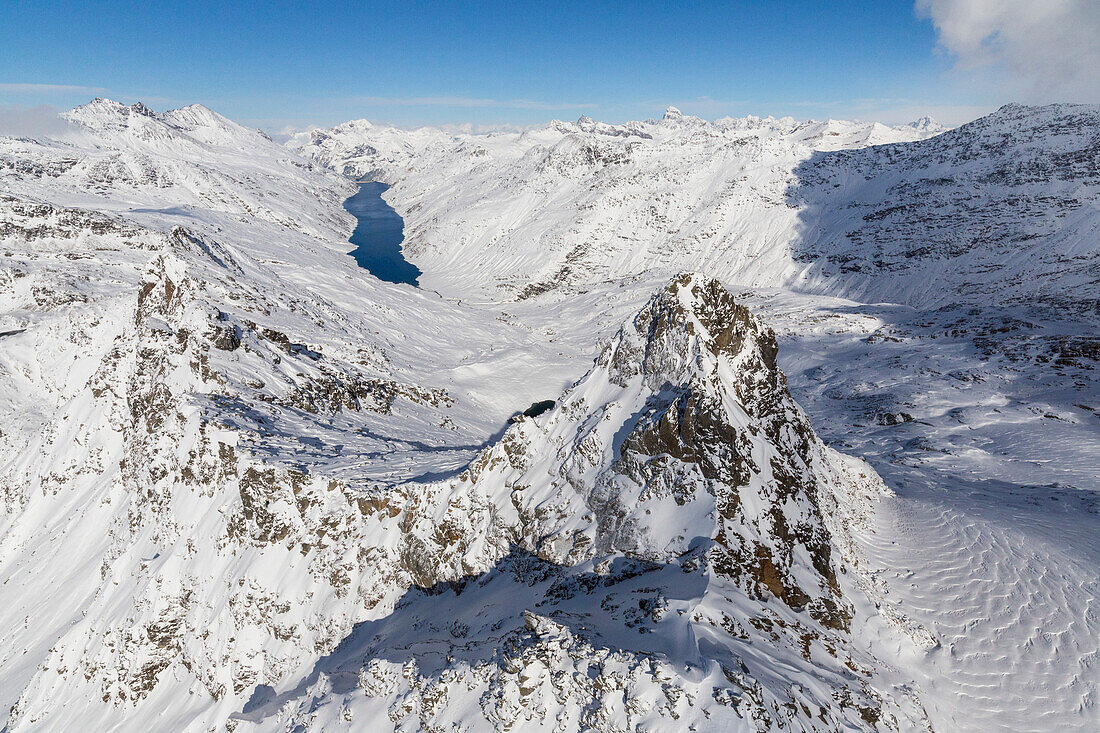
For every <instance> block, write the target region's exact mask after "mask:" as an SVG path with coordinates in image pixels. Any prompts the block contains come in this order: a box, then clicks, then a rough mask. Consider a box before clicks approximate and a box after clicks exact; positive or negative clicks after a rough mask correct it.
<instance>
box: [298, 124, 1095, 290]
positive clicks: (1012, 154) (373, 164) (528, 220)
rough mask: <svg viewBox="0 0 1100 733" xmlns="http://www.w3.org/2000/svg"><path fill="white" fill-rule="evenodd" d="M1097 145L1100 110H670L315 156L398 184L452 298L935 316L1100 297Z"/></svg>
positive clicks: (412, 241)
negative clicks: (759, 293)
mask: <svg viewBox="0 0 1100 733" xmlns="http://www.w3.org/2000/svg"><path fill="white" fill-rule="evenodd" d="M1098 129H1100V111H1098V110H1097V108H1095V107H1089V106H1080V105H1076V106H1075V105H1053V106H1050V107H1045V108H1028V107H1021V106H1018V105H1015V106H1013V105H1009V106H1006V107H1004V108H1003V109H1001V110H999V111H998V112H996V113H994V114H992V115H990V116H988V117H985V118H982V119H981V120H978V121H976V122H973V123H970V124H968V125H964V126H963V127H961V128H959V129H957V130H952V131H950V132H946V133H943V132H942V128H940V127H938V126H936V125H934V124H933V123H929V122H928V121H923V122H920V123H914V125H913V126H905V127H901V128H886V127H884V126H882V125H859V124H855V123H847V122H838V121H828V122H825V123H795V122H793V121H791V120H774V119H758V118H745V119H740V120H732V119H726V120H718V121H716V122H713V123H708V122H705V121H703V120H700V119H698V118H695V117H687V116H683V115H681V114H679V113H678V112H677V111H675V110H670V111H669V113H668V114H666V115H665V117H664V118H663V119H661V120H651V121H647V122H642V123H631V124H628V125H624V126H608V125H602V126H601V125H599V124H597V123H592V122H591V121H588V120H585V119H582V120H581V121H579V122H578V123H576V124H569V123H555V124H554V125H551V126H549V127H546V128H540V129H535V130H531V131H528V132H525V133H522V134H514V133H513V134H498V135H494V136H458V137H454V138H452V139H450V140H446V139H443V138H442V136H440V135H429V133H428V132H426V131H417V132H416V133H415V134H412V133H410V134H409V136H408V137H407V142H408V146H409V147H413V148H418V149H419V153H418V155H416V156H414V157H408V156H403V157H401V158H397V157H393V156H389V157H386V156H381V155H374V156H371V155H367V156H366V157H354V156H353V157H347V158H343V157H341V156H340V151H339V148H338V147H337V146H336V142H335V141H344V142H343V143H342V144H343V145H344V146H350V145H351V144H352V141H355V142H356V143H357V144H359V145H361V146H362V145H367V146H369V141H370V140H371V139H372V138H373V137H374V136H378V137H379V139H382V140H385V141H386V142H387V144H390V145H392V137H393V136H394V135H398V134H400V131H397V130H394V129H393V128H376V127H375V128H359V127H355V126H354V125H353V126H344V127H341V128H336V129H334V130H332V131H329V132H328V133H325V134H324V135H323V136H322V137H323V141H322V142H321V143H320V144H319V145H305V146H302V147H301V148H300V149H301V150H302V152H304V153H307V154H310V155H313V156H315V157H317V158H318V159H319V160H323V161H324V162H326V163H327V164H332V165H335V166H336V167H337V168H339V169H343V170H352V171H354V172H355V173H356V174H374V175H381V177H383V178H385V179H386V180H387V181H391V182H393V183H394V184H395V185H394V187H393V188H392V189H391V191H390V192H389V193H388V194H387V197H388V199H389V200H390V202H391V203H392V204H393V205H394V206H395V207H396V208H397V210H398V211H399V212H400V213H402V214H403V215H404V216H405V219H406V224H407V235H408V238H407V243H406V247H405V249H406V252H407V254H408V256H409V259H410V260H412V261H413V262H414V263H416V264H417V265H418V266H419V267H421V269H423V270H424V271H425V273H426V274H425V280H424V283H425V285H426V286H427V287H431V288H434V289H437V290H439V291H441V292H444V293H448V294H456V295H458V294H461V295H463V296H464V297H470V296H471V295H475V294H476V296H477V297H482V298H491V299H498V298H525V297H530V296H532V295H535V294H538V293H542V292H546V291H550V290H564V291H566V292H575V291H576V290H578V289H582V290H583V289H585V288H588V287H591V286H592V285H595V284H598V283H601V282H605V281H607V280H609V279H616V278H635V277H638V276H640V275H647V274H651V273H655V272H660V273H662V274H663V275H664V276H668V275H670V274H672V273H674V272H676V271H678V270H683V269H699V270H702V271H705V272H707V273H710V274H711V275H713V276H716V277H722V278H723V279H725V280H727V281H728V282H736V283H740V284H745V285H752V286H786V287H795V288H798V289H800V290H803V291H808V292H817V293H828V294H832V295H848V296H856V297H859V298H861V299H872V300H889V301H892V302H905V303H909V304H913V305H922V306H923V305H932V304H935V305H942V304H945V303H948V302H967V303H975V302H986V301H988V300H989V299H990V298H993V299H996V300H998V301H999V302H1002V303H1004V302H1009V301H1029V300H1034V299H1035V298H1037V297H1039V298H1043V299H1050V300H1058V299H1062V300H1064V299H1067V298H1068V299H1078V300H1080V299H1082V298H1089V297H1093V298H1094V297H1095V296H1094V295H1093V296H1089V295H1088V293H1089V292H1093V293H1094V292H1095V291H1096V289H1097V287H1100V275H1098V270H1097V268H1098V267H1100V265H1098V264H1097V263H1098V257H1100V253H1098V251H1097V241H1098V240H1097V237H1096V236H1095V231H1096V227H1097V226H1098V221H1100V175H1098V173H1097V170H1098V169H1097V165H1098V163H1097V160H1098V155H1100V153H1098V152H1097V144H1096V139H1097V134H1098V132H1097V131H1098ZM376 131H378V132H376ZM382 131H384V134H383V132H382ZM937 133H939V134H937ZM929 135H934V136H933V137H931V138H929V139H924V140H921V138H928V136H929ZM886 143H891V144H886ZM379 171H381V174H379ZM931 279H934V284H932V285H929V284H928V283H929V282H930V280H931Z"/></svg>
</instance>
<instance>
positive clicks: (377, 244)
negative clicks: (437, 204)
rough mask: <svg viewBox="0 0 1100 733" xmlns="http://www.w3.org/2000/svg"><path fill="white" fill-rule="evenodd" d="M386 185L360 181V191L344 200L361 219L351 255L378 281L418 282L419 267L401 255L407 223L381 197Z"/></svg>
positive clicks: (355, 233)
mask: <svg viewBox="0 0 1100 733" xmlns="http://www.w3.org/2000/svg"><path fill="white" fill-rule="evenodd" d="M387 188H389V186H388V185H387V184H385V183H377V182H373V181H372V182H370V183H360V184H359V192H358V193H357V194H355V195H354V196H352V197H351V198H350V199H348V200H347V201H345V202H344V208H345V209H347V210H348V212H349V213H351V214H352V215H353V216H355V218H356V219H358V220H359V224H358V226H356V227H355V231H354V232H352V234H351V239H349V240H348V241H350V242H351V243H352V244H354V245H357V246H356V248H355V250H353V251H352V253H351V256H352V257H354V258H355V261H356V262H358V263H359V266H360V267H362V268H365V269H366V270H368V271H369V272H370V273H371V274H372V275H374V276H375V277H376V278H378V279H379V280H386V281H388V282H391V283H407V284H409V285H416V284H417V282H416V280H417V278H419V277H420V274H421V273H420V268H418V267H417V266H416V265H414V264H412V263H411V262H409V261H407V260H406V259H405V258H404V256H402V254H401V242H402V241H403V240H404V239H405V235H404V233H403V229H404V227H405V222H404V221H402V219H401V217H400V216H399V215H398V213H397V212H396V211H394V210H393V209H392V208H391V207H390V205H389V204H387V203H386V202H385V201H383V200H382V194H383V193H384V192H385V191H386V189H387Z"/></svg>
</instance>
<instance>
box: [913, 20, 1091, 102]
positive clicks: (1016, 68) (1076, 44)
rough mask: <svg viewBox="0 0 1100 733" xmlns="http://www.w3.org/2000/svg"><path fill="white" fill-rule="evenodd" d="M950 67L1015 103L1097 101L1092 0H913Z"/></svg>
mask: <svg viewBox="0 0 1100 733" xmlns="http://www.w3.org/2000/svg"><path fill="white" fill-rule="evenodd" d="M916 7H917V12H918V13H919V14H921V15H922V16H924V17H928V18H931V20H932V23H933V25H934V26H935V27H936V32H937V33H938V35H939V42H940V45H941V46H942V47H943V49H944V50H946V51H947V52H948V53H950V54H952V55H953V56H955V57H956V59H957V61H958V64H957V68H958V69H959V70H960V71H963V72H967V73H970V74H973V75H975V76H976V77H980V75H981V74H983V73H992V74H993V75H994V77H995V78H996V80H997V81H998V82H999V83H1000V84H1002V85H1003V87H1004V89H1003V91H1004V92H1006V93H1009V94H1013V95H1018V97H1019V98H1020V99H1021V101H1030V102H1045V101H1073V102H1100V72H1098V71H1097V70H1098V69H1100V2H1098V0H917V6H916Z"/></svg>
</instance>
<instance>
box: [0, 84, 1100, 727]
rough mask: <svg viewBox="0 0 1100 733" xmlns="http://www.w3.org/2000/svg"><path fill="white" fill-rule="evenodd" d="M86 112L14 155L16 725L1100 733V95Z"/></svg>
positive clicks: (2, 233)
mask: <svg viewBox="0 0 1100 733" xmlns="http://www.w3.org/2000/svg"><path fill="white" fill-rule="evenodd" d="M64 116H65V119H66V121H67V131H66V132H65V133H63V134H57V135H56V136H54V137H52V138H45V137H41V138H0V731H3V732H4V733H22V732H23V731H40V730H44V731H67V730H74V729H81V730H94V731H101V730H102V731H108V730H112V731H142V732H144V731H148V730H171V731H177V730H179V731H240V732H242V733H243V732H245V731H249V732H250V731H313V730H347V729H351V730H362V731H383V730H394V731H398V730H400V731H414V730H432V731H444V730H446V731H455V730H470V731H480V730H514V731H522V730H532V731H534V730H558V731H580V730H595V731H628V730H629V731H633V730H651V731H664V730H696V731H708V730H711V731H740V730H745V731H758V730H794V731H818V730H821V731H839V730H866V731H930V730H931V731H947V732H950V731H1051V730H1065V731H1095V730H1098V729H1100V697H1098V696H1100V601H1098V597H1100V108H1097V107H1090V106H1080V105H1052V106H1047V107H1024V106H1018V105H1009V106H1006V107H1003V108H1001V109H1000V110H998V111H997V112H995V113H993V114H991V115H989V116H987V117H984V118H981V119H979V120H976V121H974V122H972V123H969V124H967V125H963V126H962V127H959V128H956V129H952V130H946V129H944V128H942V127H940V126H939V125H937V124H935V123H934V122H933V121H931V120H928V119H923V120H921V121H919V122H917V123H913V124H912V125H906V126H899V127H887V126H883V125H879V124H864V123H857V122H843V121H835V120H830V121H827V122H797V121H794V120H791V119H786V118H785V119H774V118H756V117H749V118H743V119H728V118H727V119H721V120H717V121H714V122H707V121H704V120H701V119H699V118H696V117H691V116H687V115H684V114H682V113H680V112H679V111H678V110H676V109H674V108H670V109H669V110H668V111H667V112H666V113H665V115H664V117H663V118H661V119H656V120H646V121H640V122H632V123H627V124H623V125H611V124H605V123H600V122H595V121H593V120H591V119H588V118H581V119H580V120H578V121H577V122H554V123H551V124H549V125H546V126H543V127H538V128H531V129H528V130H525V131H522V132H515V131H512V132H497V133H488V134H466V133H456V132H453V131H447V130H442V129H433V128H423V129H418V130H405V129H401V128H396V127H387V126H381V125H373V124H371V123H368V122H366V121H362V120H361V121H355V122H349V123H345V124H343V125H340V126H338V127H335V128H332V129H330V130H316V131H313V132H308V133H302V134H299V135H297V136H295V137H293V138H291V140H290V141H288V143H287V144H286V145H280V144H277V143H275V142H273V141H272V140H271V139H269V138H268V137H267V136H265V135H264V134H262V133H260V132H257V131H255V130H251V129H248V128H245V127H242V126H240V125H238V124H236V123H234V122H232V121H230V120H227V119H225V118H224V117H221V116H220V115H218V114H216V113H214V112H212V111H210V110H208V109H206V108H204V107H201V106H197V105H195V106H190V107H185V108H183V109H178V110H172V111H169V112H165V113H157V112H154V111H152V110H150V109H148V108H147V107H145V106H143V105H140V104H138V105H133V106H124V105H121V104H118V103H116V102H112V101H110V100H105V99H97V100H94V101H93V102H91V103H89V104H87V105H84V106H82V107H78V108H76V109H74V110H72V111H70V112H68V113H65V115H64ZM358 179H370V180H378V181H383V182H385V183H388V184H390V186H391V187H390V188H389V189H388V190H387V191H386V193H385V198H386V200H387V202H388V203H389V204H390V205H391V206H393V208H394V209H395V210H396V211H397V212H398V213H399V214H400V215H401V216H402V217H403V219H404V222H405V242H404V245H403V252H404V255H405V257H406V258H407V259H408V260H409V261H410V262H412V263H413V264H415V265H416V266H417V267H418V268H419V269H420V270H421V271H422V273H423V274H422V275H421V276H420V279H419V283H420V287H412V286H410V285H403V284H394V283H389V282H383V281H380V280H378V279H376V278H375V277H373V276H372V275H371V274H370V273H368V272H367V271H366V270H364V269H361V268H359V267H358V266H357V265H356V262H355V260H354V259H353V258H352V257H351V256H349V254H348V253H349V252H350V251H351V250H352V249H353V245H351V244H350V243H349V242H348V237H349V235H350V234H351V232H352V230H353V228H354V226H355V223H356V222H355V220H354V217H352V216H351V215H350V214H348V213H347V212H346V211H345V210H344V209H343V207H342V204H343V202H344V201H345V200H346V199H347V198H348V197H350V196H351V195H352V194H353V193H354V192H355V190H356V186H355V183H354V181H355V180H358ZM549 401H552V405H550V404H548V402H549ZM535 403H541V404H540V405H539V406H538V409H528V408H531V407H532V406H533V405H534V404H535ZM525 411H526V412H527V413H530V414H527V415H525V414H523V413H524V412H525Z"/></svg>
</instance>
